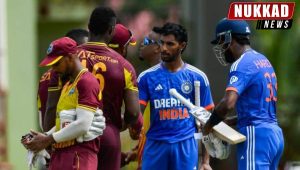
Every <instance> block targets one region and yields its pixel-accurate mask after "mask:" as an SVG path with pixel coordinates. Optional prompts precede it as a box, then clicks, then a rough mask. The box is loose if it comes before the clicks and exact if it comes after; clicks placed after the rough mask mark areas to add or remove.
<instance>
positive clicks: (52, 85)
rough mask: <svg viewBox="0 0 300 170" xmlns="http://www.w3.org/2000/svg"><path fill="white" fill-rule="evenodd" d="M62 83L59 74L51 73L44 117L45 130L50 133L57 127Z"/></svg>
mask: <svg viewBox="0 0 300 170" xmlns="http://www.w3.org/2000/svg"><path fill="white" fill-rule="evenodd" d="M61 88H62V81H61V79H60V77H59V75H58V74H57V73H55V72H54V71H52V72H51V75H50V82H49V86H48V97H47V102H46V111H45V117H44V124H43V130H44V132H47V131H49V130H50V129H51V128H52V127H53V126H55V118H56V106H57V103H58V100H59V97H60V94H61Z"/></svg>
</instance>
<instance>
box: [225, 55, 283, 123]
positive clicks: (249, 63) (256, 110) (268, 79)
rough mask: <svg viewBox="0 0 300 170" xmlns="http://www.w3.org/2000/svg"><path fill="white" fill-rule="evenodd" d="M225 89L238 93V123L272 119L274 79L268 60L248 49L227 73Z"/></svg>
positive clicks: (274, 103) (274, 112)
mask: <svg viewBox="0 0 300 170" xmlns="http://www.w3.org/2000/svg"><path fill="white" fill-rule="evenodd" d="M226 90H234V91H236V92H237V93H238V94H239V98H238V101H237V104H236V109H237V114H238V127H239V128H241V127H245V126H250V125H253V126H255V125H258V124H263V123H275V124H277V118H276V101H277V80H276V74H275V72H274V69H273V67H272V65H271V63H270V62H269V60H268V59H267V58H266V57H265V56H264V55H262V54H260V53H258V52H256V51H254V50H252V49H251V50H248V51H246V52H244V54H242V56H241V57H240V58H239V59H238V60H237V61H235V62H234V63H233V64H232V66H231V68H230V73H229V79H228V84H227V88H226Z"/></svg>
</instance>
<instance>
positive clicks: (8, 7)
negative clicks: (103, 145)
mask: <svg viewBox="0 0 300 170" xmlns="http://www.w3.org/2000/svg"><path fill="white" fill-rule="evenodd" d="M231 2H233V1H227V0H218V1H209V0H201V1H200V0H39V1H38V0H0V170H8V169H14V170H23V169H27V165H26V150H25V149H24V148H23V146H22V145H21V144H20V138H21V135H23V134H25V133H27V132H28V131H29V129H31V128H32V129H36V130H38V121H37V116H38V114H37V103H36V92H37V84H38V80H39V78H40V76H41V74H42V73H43V72H44V71H45V69H42V68H39V67H38V63H39V62H40V61H41V59H42V58H43V57H44V56H45V54H46V50H47V48H48V45H49V43H50V42H51V41H52V40H54V39H57V38H59V37H61V36H63V35H65V33H66V32H67V31H69V30H70V29H72V28H87V22H88V18H89V15H90V13H91V11H92V10H93V8H95V7H96V6H97V5H106V6H110V7H111V8H113V9H114V10H115V12H116V13H117V17H118V22H120V23H122V24H124V25H125V26H127V27H128V28H129V29H130V30H131V31H132V32H133V34H134V36H135V37H136V38H137V40H138V44H139V42H140V41H141V39H142V38H143V37H144V36H146V35H147V34H148V33H149V31H150V30H151V29H152V27H153V26H161V25H162V24H164V23H165V22H167V21H169V22H175V23H180V24H182V25H184V26H185V27H186V28H187V30H188V33H189V41H188V46H187V50H186V51H185V53H184V55H183V56H184V60H185V61H186V62H188V63H190V64H192V65H194V66H196V67H198V68H199V69H201V70H203V71H204V72H205V73H206V74H207V76H208V78H209V80H210V84H211V88H212V93H213V97H214V100H215V103H217V102H218V101H219V100H220V99H221V98H222V96H223V94H224V89H225V85H226V78H227V73H228V70H229V67H223V66H221V65H220V64H219V63H218V61H217V59H216V58H215V57H214V54H213V51H212V46H211V45H210V43H209V42H210V40H211V39H212V38H213V37H214V29H215V25H216V23H217V22H218V21H219V20H220V19H221V18H223V17H225V16H226V15H227V12H228V8H229V5H230V3H231ZM293 2H294V1H293ZM298 3H299V1H296V7H295V12H294V17H293V25H292V28H291V29H290V30H264V31H262V30H255V27H256V21H250V22H249V23H250V24H251V27H252V32H253V34H252V36H251V39H252V41H251V43H252V44H251V45H252V47H253V48H254V49H256V50H257V51H259V52H261V53H263V54H265V55H266V56H267V57H268V58H269V60H270V61H271V62H272V64H273V66H274V67H275V69H276V73H277V79H278V87H279V88H278V89H279V90H278V93H279V94H278V95H279V96H278V98H279V100H278V119H279V123H280V125H281V127H282V128H283V131H284V137H285V150H284V155H283V157H282V159H281V164H280V169H292V166H294V167H295V166H300V165H299V163H298V162H297V161H300V137H299V135H300V132H299V131H300V115H299V112H300V105H299V101H300V90H299V87H300V27H299V26H300V17H299V13H300V10H299V6H297V5H298ZM138 47H139V45H137V46H135V47H129V55H128V60H129V61H130V62H131V63H132V64H133V65H134V67H135V69H136V71H137V73H140V72H141V71H143V70H144V69H146V68H147V67H148V65H147V64H146V63H144V62H143V61H140V60H139V59H138ZM128 136H129V135H128V132H126V131H125V132H123V133H122V150H124V151H129V150H130V149H131V148H133V147H135V145H136V141H132V140H130V139H129V137H128ZM261 142H263V141H261ZM234 150H235V147H234V146H233V151H232V153H231V155H230V158H229V159H227V160H224V161H219V160H215V159H212V161H211V166H212V167H213V169H216V170H220V169H226V170H227V169H232V170H234V169H236V161H235V151H234ZM112 159H113V158H112ZM135 167H136V163H135V162H133V163H131V164H130V165H128V166H126V167H124V168H123V169H124V170H125V169H128V170H134V169H135ZM298 168H299V167H298Z"/></svg>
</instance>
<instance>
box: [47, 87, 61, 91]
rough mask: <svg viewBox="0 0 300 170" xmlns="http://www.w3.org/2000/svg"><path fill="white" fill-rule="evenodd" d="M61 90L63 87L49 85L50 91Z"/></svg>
mask: <svg viewBox="0 0 300 170" xmlns="http://www.w3.org/2000/svg"><path fill="white" fill-rule="evenodd" d="M57 90H61V87H48V91H57Z"/></svg>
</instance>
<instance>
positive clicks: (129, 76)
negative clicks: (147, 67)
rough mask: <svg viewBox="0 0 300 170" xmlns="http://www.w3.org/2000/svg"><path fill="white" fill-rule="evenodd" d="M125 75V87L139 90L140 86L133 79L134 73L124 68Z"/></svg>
mask: <svg viewBox="0 0 300 170" xmlns="http://www.w3.org/2000/svg"><path fill="white" fill-rule="evenodd" d="M124 77H125V89H130V90H133V91H138V88H137V86H136V84H134V83H133V82H132V81H133V80H132V74H131V73H130V72H129V71H128V70H127V69H125V68H124Z"/></svg>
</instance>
